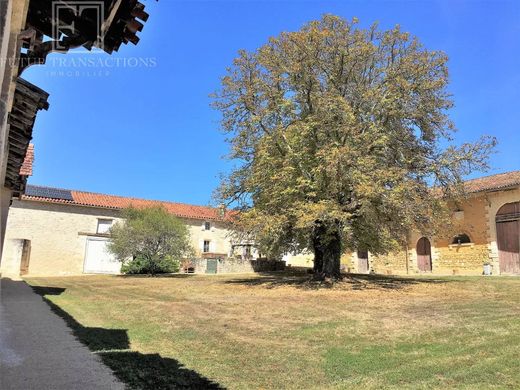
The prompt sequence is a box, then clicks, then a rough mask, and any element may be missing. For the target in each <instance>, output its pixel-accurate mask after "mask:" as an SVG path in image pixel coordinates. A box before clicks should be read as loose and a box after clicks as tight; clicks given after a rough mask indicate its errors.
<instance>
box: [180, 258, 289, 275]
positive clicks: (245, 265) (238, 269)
mask: <svg viewBox="0 0 520 390" xmlns="http://www.w3.org/2000/svg"><path fill="white" fill-rule="evenodd" d="M208 260H212V259H192V260H191V261H190V266H191V267H193V269H194V272H195V273H196V274H205V273H206V271H207V263H208ZM284 269H285V262H284V261H278V260H244V259H234V258H222V259H217V273H218V274H232V273H253V272H271V271H283V270H284Z"/></svg>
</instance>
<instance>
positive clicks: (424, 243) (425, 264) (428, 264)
mask: <svg viewBox="0 0 520 390" xmlns="http://www.w3.org/2000/svg"><path fill="white" fill-rule="evenodd" d="M417 268H419V271H422V272H429V271H431V270H432V248H431V245H430V240H428V239H427V238H426V237H421V238H420V239H419V241H417Z"/></svg>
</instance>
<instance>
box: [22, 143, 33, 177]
mask: <svg viewBox="0 0 520 390" xmlns="http://www.w3.org/2000/svg"><path fill="white" fill-rule="evenodd" d="M33 162H34V145H33V144H29V146H28V147H27V152H26V153H25V159H24V160H23V163H22V166H21V167H20V176H31V175H32V168H33Z"/></svg>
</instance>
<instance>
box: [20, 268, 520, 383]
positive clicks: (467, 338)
mask: <svg viewBox="0 0 520 390" xmlns="http://www.w3.org/2000/svg"><path fill="white" fill-rule="evenodd" d="M28 282H29V283H30V284H32V285H33V286H42V287H47V290H45V289H40V291H39V292H40V293H41V294H42V295H44V296H45V298H46V299H47V300H48V301H49V303H50V304H51V305H53V306H54V309H55V310H56V311H57V312H59V314H60V315H62V316H64V317H65V318H66V319H67V320H68V321H69V325H70V326H71V327H72V328H73V329H74V330H75V333H76V334H77V335H78V337H79V338H80V339H81V340H82V341H83V342H85V343H86V344H87V345H89V347H90V348H91V349H92V350H93V351H95V352H96V353H100V354H101V356H102V357H103V356H104V360H105V362H106V364H107V365H109V366H110V367H111V368H112V369H113V370H115V372H116V374H117V375H118V376H119V377H120V378H121V379H122V380H124V381H125V382H126V383H127V384H128V385H129V386H130V387H133V388H150V389H152V388H154V389H155V388H186V387H192V388H201V387H211V386H214V387H217V386H222V387H227V388H233V389H251V388H273V389H279V388H294V389H296V388H381V387H386V388H392V387H394V388H432V387H433V388H435V387H462V388H464V387H467V388H474V387H497V388H508V387H509V388H517V387H519V386H520V372H519V370H518V367H517V364H518V363H517V359H518V357H519V356H518V350H519V349H520V322H519V317H520V279H518V278H484V277H456V278H431V277H430V278H428V277H420V278H392V277H369V276H355V277H354V278H347V279H345V280H344V281H342V282H340V283H337V284H334V285H326V284H319V283H316V282H310V281H309V278H308V276H307V275H305V274H297V273H292V274H291V273H283V274H266V275H232V276H221V275H217V276H205V275H200V276H178V277H158V278H148V277H113V276H83V277H62V278H38V279H37V278H34V279H30V280H29V281H28ZM49 287H54V288H59V289H64V290H62V291H61V292H60V293H56V294H54V295H53V293H52V291H53V290H52V289H48V288H49ZM46 291H47V292H46ZM57 291H58V290H54V292H57ZM92 329H97V330H96V332H97V333H95V332H94V331H93V330H92ZM100 329H101V331H100ZM103 331H105V333H106V334H105V335H103V336H100V334H101V333H103ZM93 336H96V337H97V341H96V340H92V339H93V338H94V337H93ZM116 336H117V337H119V339H118V338H117V337H116ZM100 337H101V339H100ZM122 337H123V338H124V337H126V340H127V342H126V345H125V343H124V342H121V340H120V339H121V338H122ZM114 339H116V340H119V341H117V342H114ZM100 340H101V341H100ZM107 350H110V352H106V351H107ZM103 351H105V352H103ZM122 351H126V352H122ZM129 351H132V352H133V353H132V354H130V355H129V354H128V352H129ZM118 353H119V354H120V355H118ZM107 354H109V355H107ZM118 356H121V358H120V359H119V358H118ZM151 356H152V357H153V359H151V358H150V357H151ZM129 367H134V368H135V367H138V368H135V369H134V370H131V369H129ZM159 377H160V378H161V379H160V380H159V379H154V378H159ZM208 378H209V379H208Z"/></svg>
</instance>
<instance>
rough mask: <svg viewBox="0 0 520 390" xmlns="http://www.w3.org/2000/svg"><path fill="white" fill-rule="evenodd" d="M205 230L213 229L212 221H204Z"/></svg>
mask: <svg viewBox="0 0 520 390" xmlns="http://www.w3.org/2000/svg"><path fill="white" fill-rule="evenodd" d="M204 230H211V222H204Z"/></svg>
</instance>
